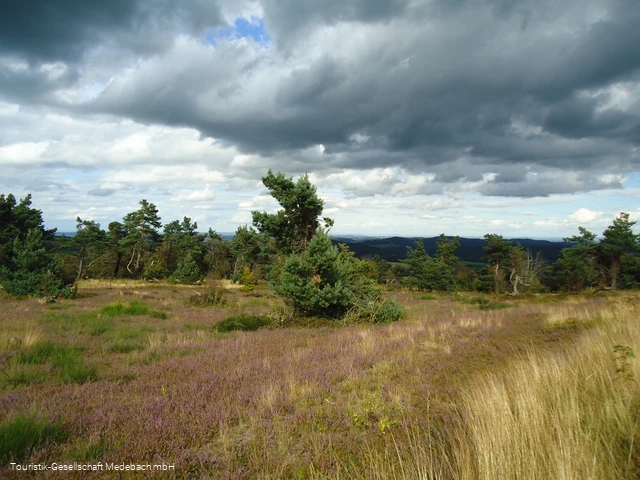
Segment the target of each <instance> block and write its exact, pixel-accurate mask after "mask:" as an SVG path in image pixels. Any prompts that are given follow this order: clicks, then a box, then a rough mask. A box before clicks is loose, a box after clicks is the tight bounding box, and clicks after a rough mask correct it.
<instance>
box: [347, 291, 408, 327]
mask: <svg viewBox="0 0 640 480" xmlns="http://www.w3.org/2000/svg"><path fill="white" fill-rule="evenodd" d="M403 314H404V311H403V309H402V306H401V305H400V304H399V303H397V302H395V301H394V300H387V299H385V298H380V297H379V298H376V299H375V300H373V301H369V302H367V303H365V304H358V305H354V306H353V307H352V308H351V310H349V312H348V313H347V315H346V316H345V318H344V320H345V322H346V323H356V322H365V323H391V322H395V321H398V320H400V319H401V318H402V315H403Z"/></svg>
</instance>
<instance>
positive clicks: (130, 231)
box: [120, 199, 162, 277]
mask: <svg viewBox="0 0 640 480" xmlns="http://www.w3.org/2000/svg"><path fill="white" fill-rule="evenodd" d="M123 225H124V229H125V231H126V237H124V238H123V239H122V240H121V241H120V243H121V245H123V246H125V247H127V249H128V251H129V254H130V257H129V262H128V263H127V271H128V272H129V273H130V274H132V275H134V276H136V277H137V276H139V275H140V273H141V272H142V270H143V267H144V265H143V258H144V255H145V254H147V253H148V252H151V251H152V250H153V249H154V248H155V247H156V246H157V245H158V244H159V242H160V239H161V236H160V233H159V232H158V229H159V228H160V227H161V226H162V223H161V222H160V216H159V215H158V209H157V208H156V206H155V205H154V204H153V203H150V202H148V201H147V200H144V199H143V200H140V208H139V209H138V210H135V211H133V212H131V213H128V214H126V215H125V216H124V218H123Z"/></svg>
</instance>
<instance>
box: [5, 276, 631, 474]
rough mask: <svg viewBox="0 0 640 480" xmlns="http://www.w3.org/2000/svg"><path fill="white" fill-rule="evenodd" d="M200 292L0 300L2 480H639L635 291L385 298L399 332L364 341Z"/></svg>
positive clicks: (123, 284)
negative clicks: (34, 470)
mask: <svg viewBox="0 0 640 480" xmlns="http://www.w3.org/2000/svg"><path fill="white" fill-rule="evenodd" d="M216 289H217V290H215V291H212V290H211V289H210V287H207V286H197V287H192V286H189V287H184V286H175V285H170V284H167V283H161V282H158V283H145V282H142V281H140V282H135V281H113V282H106V281H103V282H100V281H86V282H84V283H81V284H80V288H79V295H78V297H77V298H75V299H71V300H61V301H60V302H59V303H55V304H48V303H45V302H42V301H40V300H38V299H15V298H12V297H9V296H7V295H4V294H3V293H2V292H0V367H1V368H2V372H1V374H0V476H2V477H6V478H24V477H25V475H26V474H25V473H24V472H18V471H16V470H15V469H13V468H12V467H11V465H10V462H17V463H18V464H21V465H22V464H36V463H45V464H51V463H52V462H57V463H73V462H78V463H97V462H102V463H112V462H113V463H116V464H122V463H125V464H129V463H133V464H144V463H153V464H162V463H164V464H172V465H174V466H175V469H174V470H172V471H170V472H165V475H166V477H168V478H225V479H227V478H228V479H242V478H299V479H304V478H337V479H348V478H373V479H389V478H401V479H475V478H478V479H521V478H527V479H548V478H554V479H577V478H580V479H625V478H629V479H631V478H638V477H639V476H640V463H639V462H640V447H639V446H638V440H639V439H638V435H639V433H640V430H639V425H638V423H639V420H640V391H639V386H638V378H639V377H638V374H639V368H640V367H639V366H638V360H637V359H636V358H635V353H636V352H640V315H639V314H640V301H639V300H640V294H639V293H638V292H625V293H607V294H606V295H604V294H602V295H594V294H583V295H574V296H560V295H521V296H518V297H507V296H500V297H494V296H488V295H478V294H463V293H459V294H437V295H436V294H433V295H432V294H424V293H417V292H409V291H397V292H385V295H386V296H388V297H389V298H395V299H396V300H397V301H398V302H399V303H401V304H402V305H403V306H404V308H405V311H406V315H405V317H404V318H403V319H402V320H400V321H399V322H396V323H392V324H384V325H363V324H345V323H343V322H339V321H338V322H334V321H330V320H323V319H311V320H308V321H306V322H304V323H300V322H296V321H294V320H292V319H291V318H289V317H287V316H286V315H285V314H284V313H283V312H284V310H283V308H282V302H281V300H280V299H278V298H277V297H275V296H274V295H273V294H272V293H271V292H270V291H269V290H268V289H264V288H262V289H257V290H254V291H251V292H243V291H241V290H240V289H236V288H232V286H231V285H217V286H216ZM208 299H212V300H211V301H208ZM209 303H213V305H208V304H209ZM274 312H275V313H274ZM33 475H34V476H36V475H37V474H33ZM100 475H101V474H99V473H86V474H84V475H83V474H82V473H78V472H76V473H74V474H71V476H79V477H84V476H87V477H89V476H92V477H96V478H97V477H99V476H100ZM102 475H103V476H107V474H106V473H102ZM121 475H122V477H123V478H131V476H132V474H131V473H130V472H127V473H122V474H121ZM135 475H136V474H133V476H135ZM137 475H138V476H139V477H140V478H147V477H149V476H151V475H152V474H151V473H149V472H139V473H138V474H137ZM153 475H157V473H154V474H153ZM47 476H48V477H54V478H55V477H58V476H59V477H64V478H68V477H69V476H70V474H69V473H60V472H59V473H56V472H49V473H48V474H47ZM108 476H109V477H114V476H117V474H115V472H110V473H109V474H108Z"/></svg>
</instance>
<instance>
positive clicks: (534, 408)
mask: <svg viewBox="0 0 640 480" xmlns="http://www.w3.org/2000/svg"><path fill="white" fill-rule="evenodd" d="M639 300H640V299H639V298H637V297H631V298H630V297H621V298H614V299H612V300H609V301H608V302H606V303H605V304H604V305H603V306H602V307H601V308H594V307H593V305H592V304H591V305H589V304H588V303H587V302H584V301H572V302H568V303H564V304H562V305H548V306H543V307H542V309H541V315H544V316H545V326H544V327H543V330H544V331H546V332H548V331H549V330H554V329H558V330H565V331H566V330H578V331H580V336H579V337H578V340H577V341H576V342H575V343H566V344H564V345H563V348H562V349H548V350H543V349H540V348H539V346H538V347H533V346H532V347H531V348H529V349H528V350H527V351H526V353H524V354H522V355H520V356H519V358H517V359H515V360H512V361H509V362H508V363H507V364H506V365H504V366H503V367H502V368H500V369H499V370H494V371H489V372H484V373H480V374H475V375H473V376H472V377H471V378H470V379H469V381H468V384H467V385H465V386H464V387H463V389H462V392H461V394H460V395H459V397H458V400H457V404H456V405H455V407H454V411H455V414H454V420H453V421H452V423H451V424H450V425H448V426H445V425H441V424H440V425H431V424H430V423H429V422H426V423H424V422H423V424H422V425H420V426H419V427H415V428H411V427H407V428H405V429H404V431H396V432H395V433H393V438H392V440H393V442H392V443H390V444H389V443H388V444H387V448H383V449H381V448H379V446H378V448H374V446H373V445H372V444H371V445H370V447H369V448H367V449H366V452H367V453H366V454H365V455H364V456H365V458H366V461H365V462H364V465H363V466H362V468H358V469H350V468H345V469H343V472H344V475H339V476H340V477H342V478H363V477H367V478H380V479H382V478H402V479H464V480H466V479H489V480H491V479H495V480H504V479H525V478H526V479H551V478H552V479H558V480H564V479H567V480H569V479H571V480H575V479H581V480H582V479H593V480H606V479H611V480H614V479H616V480H619V479H633V478H640V446H639V443H640V438H639V436H640V387H639V384H638V379H639V378H640V376H639V374H640V365H639V364H638V359H636V358H635V353H636V352H639V353H640V316H639V313H640V302H639ZM417 423H418V421H417V419H416V424H417ZM389 445H390V446H389ZM319 476H321V475H319Z"/></svg>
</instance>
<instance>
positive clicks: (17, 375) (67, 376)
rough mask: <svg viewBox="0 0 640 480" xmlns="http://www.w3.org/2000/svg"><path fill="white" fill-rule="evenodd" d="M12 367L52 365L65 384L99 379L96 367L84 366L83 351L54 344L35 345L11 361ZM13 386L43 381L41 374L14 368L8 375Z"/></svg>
mask: <svg viewBox="0 0 640 480" xmlns="http://www.w3.org/2000/svg"><path fill="white" fill-rule="evenodd" d="M11 363H12V366H14V367H16V366H19V365H42V364H45V363H51V365H52V367H54V369H55V372H56V373H57V374H58V376H59V377H60V380H61V381H62V382H63V383H77V384H82V383H86V382H91V381H94V380H96V379H97V373H96V368H95V367H88V366H85V365H84V359H83V354H82V349H81V348H79V347H70V346H66V345H60V344H56V343H52V342H42V343H38V344H36V345H34V346H33V347H32V348H31V349H29V350H27V351H26V352H23V353H20V354H19V355H16V356H15V357H13V358H12V359H11ZM8 376H9V383H10V384H11V385H14V386H16V385H20V384H26V383H34V382H36V381H40V380H42V379H43V375H42V373H41V372H38V371H32V370H27V369H17V368H14V370H13V371H12V372H10V373H9V374H8Z"/></svg>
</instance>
